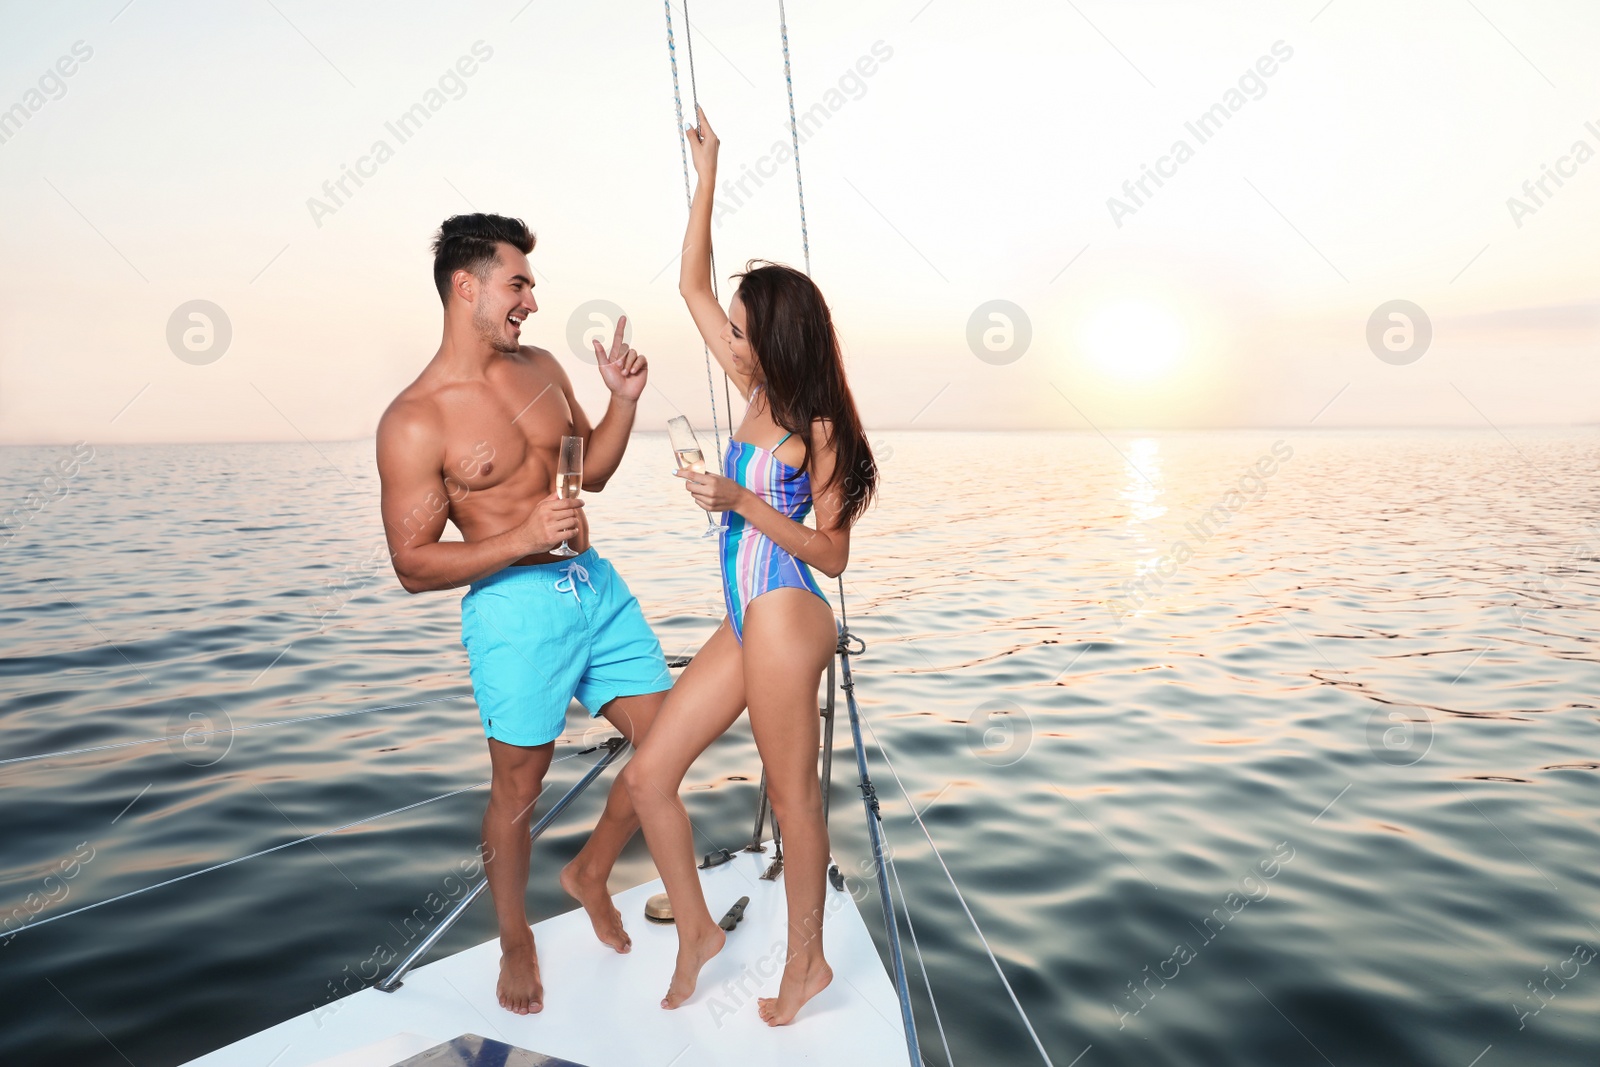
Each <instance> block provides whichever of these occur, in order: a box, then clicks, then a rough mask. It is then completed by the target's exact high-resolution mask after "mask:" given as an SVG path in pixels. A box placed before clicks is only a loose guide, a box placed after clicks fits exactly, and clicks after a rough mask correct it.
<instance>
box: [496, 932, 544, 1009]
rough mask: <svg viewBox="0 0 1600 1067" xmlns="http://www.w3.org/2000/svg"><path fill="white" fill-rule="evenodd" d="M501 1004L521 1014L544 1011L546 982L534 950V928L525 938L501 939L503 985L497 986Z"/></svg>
mask: <svg viewBox="0 0 1600 1067" xmlns="http://www.w3.org/2000/svg"><path fill="white" fill-rule="evenodd" d="M495 995H496V996H497V997H499V998H500V1006H501V1007H502V1008H504V1009H506V1011H510V1012H515V1013H516V1014H518V1015H532V1014H536V1013H538V1012H541V1011H543V1010H544V984H543V983H542V982H540V981H539V954H538V953H537V952H536V951H534V947H533V931H531V930H530V931H528V936H527V939H526V940H523V939H520V938H518V939H512V940H509V941H508V939H506V938H501V939H500V984H499V985H498V986H496V987H495Z"/></svg>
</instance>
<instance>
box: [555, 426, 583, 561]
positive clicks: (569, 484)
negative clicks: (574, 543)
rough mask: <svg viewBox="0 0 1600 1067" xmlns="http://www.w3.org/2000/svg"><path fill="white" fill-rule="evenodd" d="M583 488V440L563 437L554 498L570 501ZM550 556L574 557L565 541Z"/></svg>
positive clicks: (557, 465)
mask: <svg viewBox="0 0 1600 1067" xmlns="http://www.w3.org/2000/svg"><path fill="white" fill-rule="evenodd" d="M582 488H583V438H581V437H563V438H562V439H561V458H560V460H559V461H558V462H557V464H556V496H557V497H559V498H561V499H562V500H571V499H572V498H574V497H576V496H577V495H578V493H579V491H581V490H582ZM550 554H551V555H552V556H576V555H577V553H576V552H574V551H573V550H572V547H571V546H570V545H568V544H567V543H566V542H565V541H562V542H561V543H560V544H559V545H557V546H556V547H554V548H552V549H551V550H550Z"/></svg>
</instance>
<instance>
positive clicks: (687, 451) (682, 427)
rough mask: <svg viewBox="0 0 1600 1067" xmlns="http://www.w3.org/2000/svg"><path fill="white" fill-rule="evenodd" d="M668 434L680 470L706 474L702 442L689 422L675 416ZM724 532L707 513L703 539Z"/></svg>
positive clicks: (702, 533) (668, 426)
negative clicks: (701, 448)
mask: <svg viewBox="0 0 1600 1067" xmlns="http://www.w3.org/2000/svg"><path fill="white" fill-rule="evenodd" d="M667 433H668V434H669V435H670V436H671V437H672V454H673V455H674V456H675V457H677V460H678V469H679V470H691V471H694V472H695V473H696V474H704V473H705V472H706V459H705V453H704V452H701V451H700V442H699V441H698V440H697V439H696V438H695V435H694V430H693V428H691V427H690V425H689V420H688V419H686V418H684V417H683V416H682V415H677V416H674V417H673V418H670V419H668V420H667ZM721 532H722V527H721V526H718V525H717V524H716V522H714V521H713V520H712V518H711V512H709V511H708V512H706V528H705V529H704V530H702V531H701V532H700V536H701V537H715V536H716V535H717V534H719V533H721Z"/></svg>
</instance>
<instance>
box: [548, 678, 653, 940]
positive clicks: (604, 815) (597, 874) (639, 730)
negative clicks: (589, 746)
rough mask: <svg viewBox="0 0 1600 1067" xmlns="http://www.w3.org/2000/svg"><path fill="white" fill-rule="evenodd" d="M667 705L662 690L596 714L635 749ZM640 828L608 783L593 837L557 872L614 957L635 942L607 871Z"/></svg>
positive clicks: (623, 796) (628, 804) (623, 794)
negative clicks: (601, 716)
mask: <svg viewBox="0 0 1600 1067" xmlns="http://www.w3.org/2000/svg"><path fill="white" fill-rule="evenodd" d="M666 699H667V690H665V689H663V690H662V691H661V692H659V693H645V694H643V695H640V696H631V697H616V698H614V699H613V700H611V701H609V702H607V704H606V706H605V707H603V708H601V709H600V714H601V715H604V716H605V717H606V720H607V721H609V722H610V723H611V725H612V726H615V727H616V728H617V730H618V732H620V733H621V734H622V736H623V737H625V738H627V740H628V743H629V744H630V745H632V746H633V747H634V748H635V749H637V748H638V747H639V745H640V744H641V743H642V742H643V741H644V737H645V734H647V733H649V731H650V724H651V723H653V722H655V718H656V715H657V714H659V713H660V711H661V705H662V704H663V703H665V701H666ZM638 828H639V819H638V817H637V816H636V815H634V813H633V802H632V800H630V799H629V797H628V790H627V789H626V788H624V787H623V785H622V783H621V781H620V780H619V781H615V782H612V783H611V792H610V794H609V795H607V797H606V806H605V810H604V811H603V812H601V815H600V821H599V822H597V823H596V824H595V828H594V832H593V833H591V834H590V835H589V840H588V841H587V842H586V843H585V844H584V846H583V848H582V849H581V850H579V852H578V854H577V855H576V856H574V857H573V858H572V862H571V863H569V864H567V865H566V866H565V867H563V868H561V888H562V889H563V890H565V891H566V894H567V895H568V896H570V897H571V898H572V899H573V900H576V901H577V902H578V903H579V904H582V905H583V910H584V911H586V912H588V914H589V922H590V923H591V924H592V925H593V926H594V934H595V936H596V937H598V938H599V939H600V940H601V941H603V942H605V943H606V944H607V945H610V946H611V947H612V948H614V949H616V950H617V951H618V952H630V951H632V949H633V939H632V938H630V937H629V936H628V931H627V929H626V928H624V927H623V925H622V915H621V914H620V913H619V912H618V911H617V906H616V905H615V904H613V903H612V902H611V889H610V887H609V886H608V885H607V884H606V879H608V878H610V877H611V868H612V867H614V866H616V862H617V857H618V856H619V855H621V854H622V846H624V845H626V844H627V843H628V841H629V839H630V838H632V837H633V832H634V831H635V830H637V829H638Z"/></svg>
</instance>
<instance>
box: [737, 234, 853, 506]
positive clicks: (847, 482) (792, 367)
mask: <svg viewBox="0 0 1600 1067" xmlns="http://www.w3.org/2000/svg"><path fill="white" fill-rule="evenodd" d="M758 263H762V264H763V265H761V266H757V264H758ZM734 277H735V278H738V279H739V292H738V294H737V295H738V297H739V299H740V300H741V301H742V302H743V303H744V312H745V325H746V326H747V327H748V329H747V330H746V336H748V337H749V339H750V348H751V349H752V350H753V351H754V352H755V355H756V361H757V362H758V363H760V364H761V372H762V374H763V375H764V376H765V378H766V383H767V384H766V393H767V403H768V405H769V406H770V408H771V411H772V421H773V422H776V423H777V424H778V425H779V426H782V427H783V428H784V429H785V430H788V431H789V432H791V433H793V434H794V435H795V436H797V437H799V438H800V440H801V441H802V442H804V443H805V446H806V458H805V462H804V463H802V464H801V467H802V468H806V467H809V466H810V464H811V424H812V421H813V420H815V419H819V418H820V419H827V420H828V422H829V425H831V426H832V438H831V440H832V441H833V443H834V446H835V448H836V449H837V453H836V458H835V461H834V466H833V475H832V477H831V478H829V480H828V484H827V485H824V486H813V487H812V492H813V495H814V496H820V495H822V494H823V493H828V494H832V495H833V497H834V499H836V500H837V501H838V507H839V517H838V523H839V525H840V526H841V527H848V526H851V525H853V524H854V523H855V521H856V519H858V518H860V517H861V513H862V512H863V511H865V510H866V509H867V505H868V504H869V503H871V502H872V498H873V497H874V496H875V495H876V493H877V488H878V465H877V462H876V461H875V460H874V459H873V458H872V449H871V447H870V446H869V445H868V444H867V438H866V434H864V433H863V432H862V430H861V418H860V416H859V415H858V414H857V413H856V402H855V397H853V396H852V395H851V393H850V385H849V383H848V382H846V381H845V376H844V359H843V357H842V356H841V355H840V352H839V338H838V335H837V334H835V333H834V331H833V316H832V315H831V314H830V313H829V312H828V303H827V301H825V300H823V299H822V290H820V289H818V288H817V285H816V283H815V282H813V281H812V280H811V279H810V278H809V277H807V276H806V275H804V274H802V273H801V272H800V271H797V270H795V269H794V268H793V267H786V266H784V265H783V264H781V263H768V262H763V261H760V260H751V261H750V262H748V263H746V264H745V269H744V272H743V273H741V274H735V275H734ZM794 477H798V475H794Z"/></svg>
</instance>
